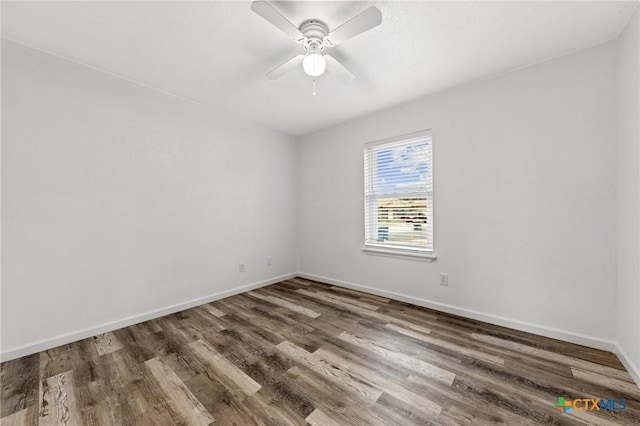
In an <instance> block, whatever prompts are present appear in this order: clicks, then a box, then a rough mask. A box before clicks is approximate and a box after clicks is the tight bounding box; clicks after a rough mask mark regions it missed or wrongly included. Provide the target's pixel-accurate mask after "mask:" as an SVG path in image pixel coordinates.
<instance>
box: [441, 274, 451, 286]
mask: <svg viewBox="0 0 640 426" xmlns="http://www.w3.org/2000/svg"><path fill="white" fill-rule="evenodd" d="M440 285H444V286H448V285H449V274H445V273H441V274H440Z"/></svg>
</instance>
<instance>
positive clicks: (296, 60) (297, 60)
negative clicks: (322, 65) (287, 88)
mask: <svg viewBox="0 0 640 426" xmlns="http://www.w3.org/2000/svg"><path fill="white" fill-rule="evenodd" d="M303 59H304V55H298V56H294V57H293V58H291V59H289V60H288V61H287V62H285V63H284V64H282V65H280V66H279V67H277V68H276V69H274V70H273V71H271V72H270V73H269V74H267V77H268V78H270V79H271V80H277V79H278V78H280V77H282V76H283V75H285V74H286V73H288V72H289V71H291V70H292V69H294V68H295V67H297V66H298V65H300V64H301V63H302V60H303Z"/></svg>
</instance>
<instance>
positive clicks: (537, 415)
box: [0, 278, 640, 426]
mask: <svg viewBox="0 0 640 426" xmlns="http://www.w3.org/2000/svg"><path fill="white" fill-rule="evenodd" d="M0 379H1V381H2V394H1V399H0V402H1V407H0V417H1V420H0V423H2V424H3V425H36V424H40V425H174V424H181V425H208V424H212V423H213V424H220V425H242V426H244V425H254V424H255V425H305V424H311V425H321V426H330V425H457V424H508V425H529V424H558V425H560V424H562V425H578V424H590V425H613V424H627V425H638V424H640V390H639V389H638V387H637V386H636V385H635V384H634V382H633V380H632V379H631V377H630V376H629V374H628V373H627V372H626V371H625V370H624V368H623V366H622V365H621V363H620V361H619V360H618V359H617V358H616V356H615V355H613V354H611V353H608V352H604V351H599V350H595V349H590V348H586V347H583V346H578V345H573V344H569V343H565V342H561V341H558V340H553V339H547V338H543V337H539V336H535V335H532V334H528V333H524V332H519V331H515V330H511V329H507V328H503V327H498V326H494V325H490V324H486V323H482V322H479V321H473V320H469V319H464V318H461V317H456V316H453V315H448V314H444V313H440V312H436V311H433V310H429V309H425V308H420V307H416V306H413V305H409V304H406V303H401V302H397V301H392V300H389V299H385V298H383V297H379V296H374V295H370V294H366V293H360V292H357V291H353V290H349V289H344V288H340V287H333V286H329V285H325V284H320V283H316V282H313V281H308V280H303V279H298V278H295V279H291V280H288V281H285V282H282V283H279V284H275V285H272V286H268V287H264V288H261V289H258V290H255V291H250V292H248V293H245V294H241V295H237V296H233V297H229V298H227V299H223V300H219V301H216V302H213V303H209V304H205V305H202V306H198V307H195V308H193V309H189V310H186V311H183V312H179V313H176V314H173V315H169V316H165V317H162V318H158V319H155V320H151V321H147V322H144V323H141V324H137V325H134V326H131V327H127V328H123V329H120V330H116V331H113V332H110V333H105V334H102V335H100V336H95V337H93V338H89V339H85V340H82V341H79V342H75V343H72V344H69V345H64V346H60V347H57V348H54V349H50V350H48V351H44V352H40V353H38V354H34V355H30V356H26V357H23V358H20V359H16V360H13V361H8V362H5V363H3V364H2V365H1V376H0ZM559 397H562V398H564V399H565V400H566V401H570V400H577V399H589V400H594V399H598V398H603V399H605V400H608V399H613V400H615V401H618V400H619V399H621V398H623V399H624V400H625V404H626V408H625V410H617V411H611V410H605V409H600V410H586V409H580V408H583V407H584V406H585V404H589V403H584V402H580V403H577V405H576V407H574V408H571V409H570V410H568V412H566V413H563V412H562V411H561V410H560V409H558V408H556V407H555V405H556V404H557V402H558V398H559ZM594 406H595V405H590V407H592V408H593V407H594Z"/></svg>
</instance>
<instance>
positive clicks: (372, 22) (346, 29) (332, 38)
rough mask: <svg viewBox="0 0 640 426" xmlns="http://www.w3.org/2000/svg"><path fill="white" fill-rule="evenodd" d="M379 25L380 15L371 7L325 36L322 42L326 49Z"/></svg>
mask: <svg viewBox="0 0 640 426" xmlns="http://www.w3.org/2000/svg"><path fill="white" fill-rule="evenodd" d="M381 23H382V13H381V12H380V10H378V8H377V7H375V6H371V7H370V8H368V9H366V10H365V11H364V12H362V13H360V14H359V15H356V16H354V17H353V18H351V19H350V20H348V21H347V22H345V23H344V24H342V25H340V26H339V27H338V28H336V29H335V30H333V31H331V32H330V33H329V34H327V36H326V37H325V38H324V42H325V44H326V45H327V46H328V47H333V46H337V45H338V44H340V43H342V42H343V41H345V40H348V39H350V38H352V37H355V36H357V35H358V34H362V33H363V32H365V31H369V30H370V29H371V28H374V27H377V26H378V25H380V24H381Z"/></svg>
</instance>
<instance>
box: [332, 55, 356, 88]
mask: <svg viewBox="0 0 640 426" xmlns="http://www.w3.org/2000/svg"><path fill="white" fill-rule="evenodd" d="M324 59H325V61H327V71H329V72H330V73H331V74H335V76H336V77H338V79H339V80H340V81H341V82H343V83H347V84H348V83H351V82H353V80H355V79H356V76H355V75H353V74H351V71H349V70H348V69H346V68H345V67H344V65H342V64H341V63H340V62H338V61H337V60H336V59H335V58H334V57H333V56H331V55H324Z"/></svg>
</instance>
